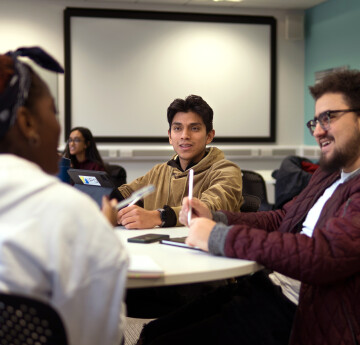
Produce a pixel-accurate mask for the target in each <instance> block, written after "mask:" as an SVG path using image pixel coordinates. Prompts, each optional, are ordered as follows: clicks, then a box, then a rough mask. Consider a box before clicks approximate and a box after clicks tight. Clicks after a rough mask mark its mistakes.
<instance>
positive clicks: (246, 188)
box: [241, 170, 273, 211]
mask: <svg viewBox="0 0 360 345" xmlns="http://www.w3.org/2000/svg"><path fill="white" fill-rule="evenodd" d="M241 172H242V179H243V194H247V195H255V196H257V197H258V198H259V199H260V200H261V204H260V208H259V210H260V211H268V210H272V209H273V205H271V204H269V202H268V198H267V192H266V184H265V180H264V178H263V177H262V176H261V175H260V174H259V173H257V172H255V171H251V170H241Z"/></svg>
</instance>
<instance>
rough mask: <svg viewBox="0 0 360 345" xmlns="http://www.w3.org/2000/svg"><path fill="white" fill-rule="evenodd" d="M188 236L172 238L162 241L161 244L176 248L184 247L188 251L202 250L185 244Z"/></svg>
mask: <svg viewBox="0 0 360 345" xmlns="http://www.w3.org/2000/svg"><path fill="white" fill-rule="evenodd" d="M185 240H186V236H185V237H171V238H169V239H165V240H161V241H160V243H161V244H168V245H170V246H176V247H183V248H188V249H196V250H201V249H200V248H199V247H192V246H189V245H188V244H186V243H185Z"/></svg>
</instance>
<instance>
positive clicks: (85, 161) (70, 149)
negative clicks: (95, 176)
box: [64, 127, 106, 171]
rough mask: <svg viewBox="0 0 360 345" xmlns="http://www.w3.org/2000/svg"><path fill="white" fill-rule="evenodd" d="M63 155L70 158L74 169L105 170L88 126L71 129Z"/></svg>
mask: <svg viewBox="0 0 360 345" xmlns="http://www.w3.org/2000/svg"><path fill="white" fill-rule="evenodd" d="M64 157H65V158H70V160H71V166H72V168H74V169H84V170H98V171H106V168H105V164H104V162H103V160H102V158H101V156H100V153H99V151H98V149H97V147H96V143H95V140H94V137H93V135H92V133H91V131H90V130H89V129H88V128H85V127H75V128H73V129H72V130H71V132H70V135H69V139H68V141H67V143H66V147H65V150H64Z"/></svg>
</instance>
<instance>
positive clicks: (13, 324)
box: [0, 293, 68, 345]
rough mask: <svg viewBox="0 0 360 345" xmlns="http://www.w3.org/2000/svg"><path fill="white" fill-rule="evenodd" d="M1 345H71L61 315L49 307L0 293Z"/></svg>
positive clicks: (18, 296)
mask: <svg viewBox="0 0 360 345" xmlns="http://www.w3.org/2000/svg"><path fill="white" fill-rule="evenodd" d="M0 344H1V345H15V344H19V345H25V344H26V345H68V342H67V336H66V331H65V328H64V325H63V322H62V320H61V318H60V316H59V314H58V313H57V312H56V311H55V309H54V308H53V307H51V306H50V305H49V304H47V303H44V302H41V301H39V300H36V299H33V298H30V297H25V296H20V295H13V294H5V293H0Z"/></svg>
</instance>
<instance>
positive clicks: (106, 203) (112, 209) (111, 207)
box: [101, 195, 117, 226]
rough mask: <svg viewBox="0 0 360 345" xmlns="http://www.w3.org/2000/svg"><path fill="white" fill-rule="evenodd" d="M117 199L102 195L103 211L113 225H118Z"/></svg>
mask: <svg viewBox="0 0 360 345" xmlns="http://www.w3.org/2000/svg"><path fill="white" fill-rule="evenodd" d="M116 205H117V200H116V199H112V200H111V201H110V200H109V199H108V197H107V196H105V195H104V196H103V197H102V205H101V212H102V213H103V215H104V216H105V217H106V218H107V219H108V221H109V222H110V223H111V225H113V226H116V225H117V221H116V216H117V210H116Z"/></svg>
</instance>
